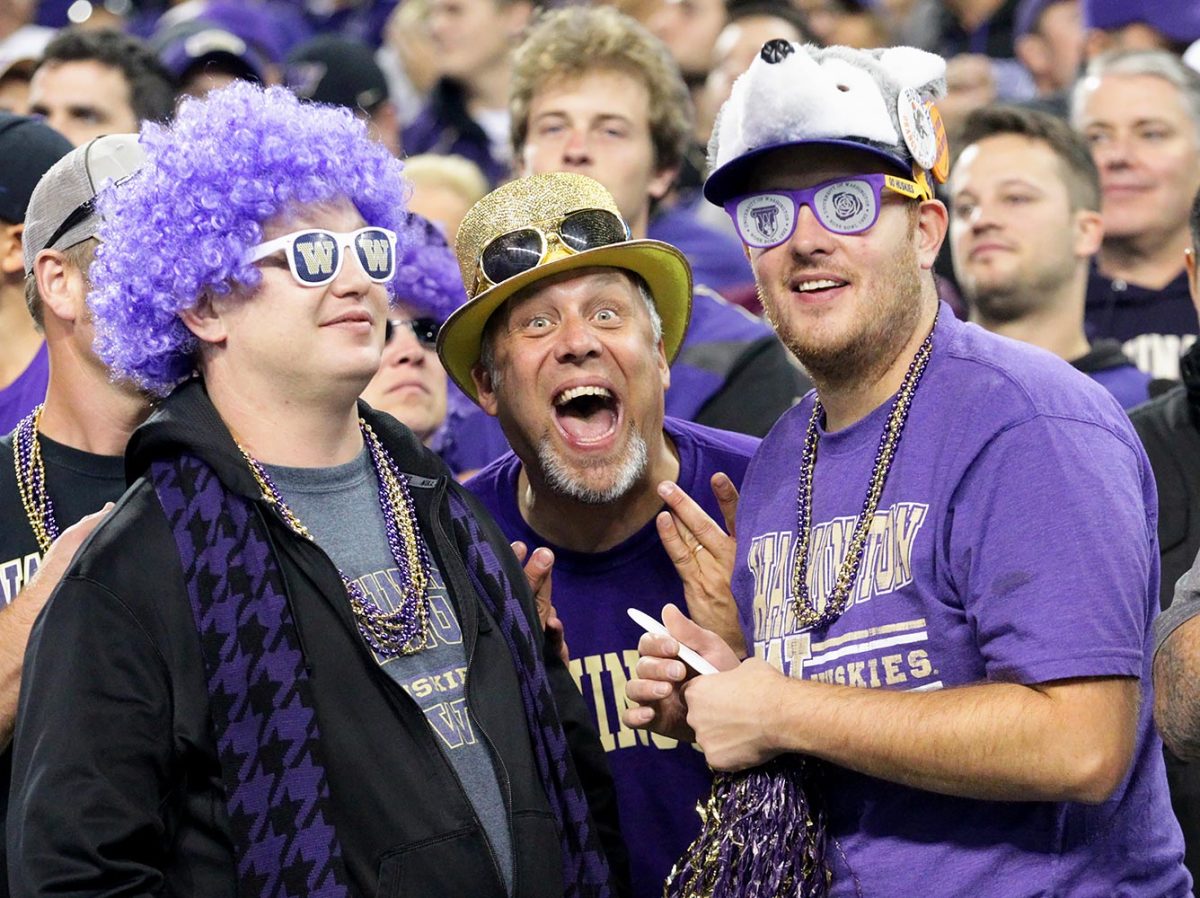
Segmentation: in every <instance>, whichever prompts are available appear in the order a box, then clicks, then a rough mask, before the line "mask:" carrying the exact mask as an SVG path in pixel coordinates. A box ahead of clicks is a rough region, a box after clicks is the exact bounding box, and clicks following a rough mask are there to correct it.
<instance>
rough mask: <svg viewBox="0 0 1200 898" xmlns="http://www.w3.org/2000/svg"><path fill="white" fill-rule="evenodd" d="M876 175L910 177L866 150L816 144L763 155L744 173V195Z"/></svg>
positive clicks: (908, 173)
mask: <svg viewBox="0 0 1200 898" xmlns="http://www.w3.org/2000/svg"><path fill="white" fill-rule="evenodd" d="M876 173H886V174H891V175H895V174H899V175H903V176H905V177H908V176H910V175H911V172H903V171H898V170H897V167H896V166H892V165H888V164H887V162H886V161H885V160H883V159H882V158H880V157H879V156H877V155H875V154H874V153H871V152H868V151H866V150H855V149H851V148H847V147H843V146H825V145H820V144H815V145H806V146H796V147H781V148H780V149H778V150H775V151H774V152H771V153H766V154H764V155H763V156H762V158H761V159H759V160H758V162H757V163H756V164H755V166H754V169H753V170H752V171H750V172H748V173H747V177H746V192H748V193H751V192H754V191H759V190H771V189H775V188H781V187H782V188H787V189H790V190H797V189H802V188H805V187H811V186H813V185H814V184H820V183H822V182H824V181H831V180H833V179H834V178H840V177H845V176H847V175H869V174H876Z"/></svg>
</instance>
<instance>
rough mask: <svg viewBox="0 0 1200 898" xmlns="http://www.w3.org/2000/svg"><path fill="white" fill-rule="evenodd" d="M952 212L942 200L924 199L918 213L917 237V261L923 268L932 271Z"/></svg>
mask: <svg viewBox="0 0 1200 898" xmlns="http://www.w3.org/2000/svg"><path fill="white" fill-rule="evenodd" d="M949 223H950V213H949V212H947V211H946V207H945V206H944V205H943V204H942V201H941V200H923V201H922V202H921V207H920V209H919V210H918V213H917V227H916V233H915V235H914V236H915V239H916V242H917V245H916V249H917V261H918V262H919V263H920V265H921V268H923V269H924V270H926V271H930V270H931V269H932V268H933V263H934V260H936V259H937V255H938V251H939V250H940V249H941V248H942V242H943V241H944V240H945V239H946V229H947V227H949Z"/></svg>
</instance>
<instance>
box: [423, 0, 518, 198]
mask: <svg viewBox="0 0 1200 898" xmlns="http://www.w3.org/2000/svg"><path fill="white" fill-rule="evenodd" d="M532 15H533V4H531V3H530V2H529V0H431V3H430V12H429V29H430V35H431V36H432V38H433V46H434V49H435V50H436V51H437V62H438V75H439V78H438V81H437V83H436V84H435V85H434V88H433V92H432V94H431V96H430V98H429V102H428V104H427V105H426V106H425V108H424V109H423V110H422V111H421V114H420V115H418V116H417V118H416V120H415V121H414V122H413V123H412V124H411V125H409V126H408V128H406V129H405V130H404V140H403V144H404V151H405V152H406V153H412V154H415V153H454V154H457V155H459V156H465V157H467V158H468V159H470V160H471V161H472V162H474V163H475V164H476V165H478V166H479V167H480V168H481V169H482V170H483V173H484V174H485V175H487V178H488V183H489V184H491V185H495V184H498V183H500V182H501V181H503V180H505V179H506V178H507V177H508V176H509V173H510V171H511V163H512V157H511V144H510V142H509V115H508V91H509V82H510V78H511V71H512V61H511V55H512V48H513V47H514V46H515V45H516V43H517V42H518V40H519V38H520V36H521V35H522V33H523V32H524V31H525V28H526V26H527V25H528V24H529V21H530V19H531V17H532Z"/></svg>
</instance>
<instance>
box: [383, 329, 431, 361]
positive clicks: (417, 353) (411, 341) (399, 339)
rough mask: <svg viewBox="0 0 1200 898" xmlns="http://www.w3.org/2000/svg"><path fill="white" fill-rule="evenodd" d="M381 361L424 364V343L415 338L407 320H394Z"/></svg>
mask: <svg viewBox="0 0 1200 898" xmlns="http://www.w3.org/2000/svg"><path fill="white" fill-rule="evenodd" d="M383 363H384V364H385V365H417V366H420V365H423V364H425V345H424V344H423V343H421V341H420V340H418V339H417V335H416V334H414V333H413V329H412V328H411V327H410V326H409V324H408V322H407V321H404V320H395V321H394V323H393V325H392V338H391V339H390V340H388V343H387V346H385V347H384V350H383Z"/></svg>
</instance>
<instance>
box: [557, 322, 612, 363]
mask: <svg viewBox="0 0 1200 898" xmlns="http://www.w3.org/2000/svg"><path fill="white" fill-rule="evenodd" d="M557 336H558V339H557V342H556V343H555V347H554V349H555V358H556V359H558V361H560V362H564V363H572V362H574V363H577V362H580V361H583V360H584V359H587V358H591V357H594V356H598V355H600V351H601V348H602V347H601V344H600V341H599V339H597V337H596V333H595V331H594V330H592V328H591V326H590V325H589V324H588V322H587V321H586V320H585V319H584V318H582V317H581V316H578V315H568V316H567V317H565V318H563V320H562V323H561V324H560V325H559V328H558V335H557Z"/></svg>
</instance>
